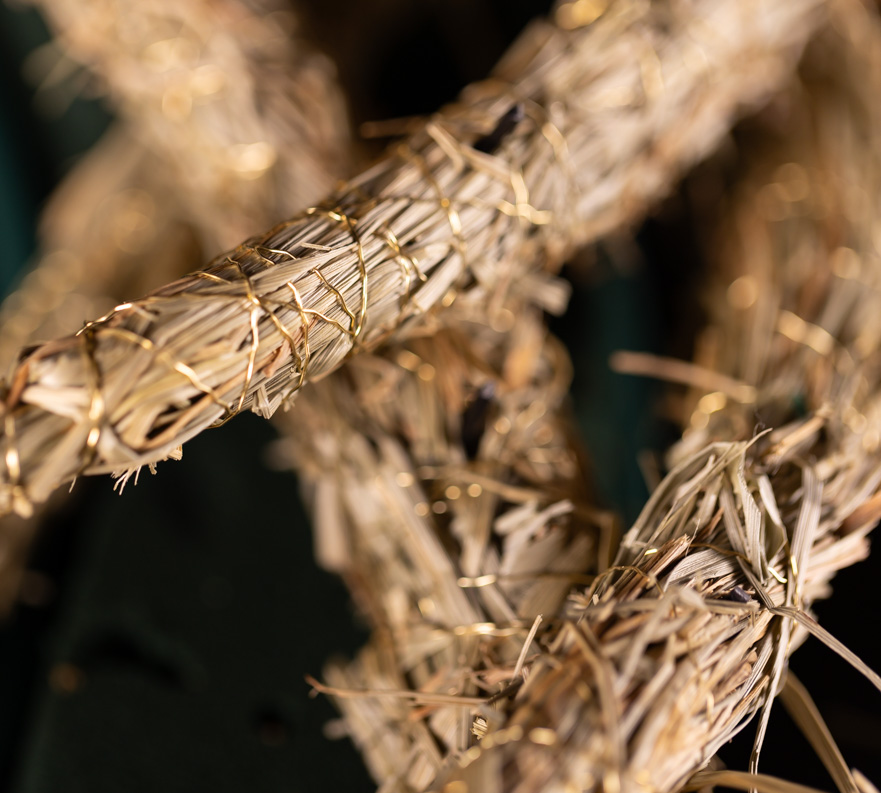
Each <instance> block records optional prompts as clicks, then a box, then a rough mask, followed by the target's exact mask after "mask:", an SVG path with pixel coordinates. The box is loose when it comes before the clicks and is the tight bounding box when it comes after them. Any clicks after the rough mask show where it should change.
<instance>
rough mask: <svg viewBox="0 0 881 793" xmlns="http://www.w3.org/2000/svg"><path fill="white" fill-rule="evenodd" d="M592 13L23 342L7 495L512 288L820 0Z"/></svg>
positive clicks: (607, 214) (95, 466)
mask: <svg viewBox="0 0 881 793" xmlns="http://www.w3.org/2000/svg"><path fill="white" fill-rule="evenodd" d="M594 7H595V4H589V3H583V2H578V3H574V4H564V5H562V6H560V8H559V10H558V13H557V17H556V18H557V21H558V22H559V23H560V24H558V25H555V24H551V23H542V24H537V25H535V26H533V27H532V28H531V29H530V30H529V31H527V33H526V34H524V36H523V37H522V38H521V39H520V41H519V42H518V43H517V44H516V45H515V46H514V48H513V49H512V51H511V52H510V53H509V56H508V57H507V58H506V59H505V61H504V62H503V63H502V65H501V66H500V67H499V69H498V71H497V73H496V77H495V78H494V79H493V80H491V81H488V82H486V83H482V84H480V85H477V86H473V87H472V88H470V89H468V90H467V91H466V92H465V93H464V94H463V101H462V104H460V105H458V106H455V107H453V108H450V109H449V110H447V111H446V112H444V113H443V114H442V115H440V116H438V117H436V118H435V119H433V120H432V121H430V122H429V123H428V124H427V125H426V126H425V128H424V129H423V130H422V131H420V132H419V133H417V134H416V135H414V136H413V137H412V138H411V139H410V140H409V141H408V142H407V143H405V144H401V145H399V146H397V147H395V148H394V149H393V150H392V152H391V153H390V154H389V156H387V157H386V158H385V159H384V160H382V161H380V162H379V163H378V164H377V165H376V166H374V167H373V168H371V169H370V170H368V171H367V172H365V173H364V174H362V175H361V176H360V177H358V178H356V179H355V180H353V181H352V182H350V183H349V184H348V185H346V186H345V187H344V188H343V189H342V190H341V191H340V192H338V193H337V194H335V195H334V196H332V197H331V198H329V199H328V201H327V202H325V203H324V204H322V205H321V206H320V207H317V208H313V209H311V210H307V211H306V212H305V213H303V214H302V215H301V216H299V217H297V218H295V219H293V220H291V221H288V222H286V223H284V224H281V225H280V226H278V227H276V228H275V229H273V230H271V231H270V232H268V233H267V234H265V235H262V236H260V237H257V238H254V239H252V240H250V241H249V242H248V243H246V244H244V245H242V246H240V247H239V248H237V249H236V250H235V251H233V252H232V253H230V254H229V255H227V256H225V257H221V258H219V259H218V260H216V261H215V262H214V264H212V265H211V266H210V267H209V268H208V269H206V270H204V271H202V272H200V273H197V274H194V275H193V276H191V277H188V278H185V279H181V280H180V281H177V282H175V283H173V284H170V285H169V286H167V287H164V288H163V289H159V290H157V291H156V292H154V293H153V294H152V295H149V296H148V297H146V298H143V299H141V300H137V301H134V302H131V303H127V304H124V305H122V306H119V307H117V309H115V310H114V311H113V312H111V314H110V315H108V316H106V317H103V318H102V319H100V320H98V321H96V322H92V323H88V324H87V325H86V327H85V328H84V329H83V330H82V331H81V332H80V333H79V334H78V335H77V336H76V337H73V338H69V339H61V340H58V341H55V342H51V343H49V344H46V345H44V346H42V347H40V348H38V349H37V350H35V351H33V352H32V353H30V354H29V355H28V356H27V357H26V358H24V360H22V361H21V363H20V364H19V365H18V367H17V368H16V369H15V371H14V372H12V374H11V375H10V377H9V379H8V386H7V387H6V394H5V399H4V411H3V417H2V418H3V421H2V430H3V433H2V434H3V437H2V446H3V448H4V454H3V463H4V465H3V469H4V470H3V480H2V484H0V486H2V489H0V510H2V511H8V510H10V509H14V510H16V511H17V512H19V513H22V514H26V513H27V512H29V510H30V509H31V503H32V502H38V501H42V500H43V499H45V498H46V497H47V495H48V494H49V493H50V492H51V491H52V490H53V489H54V488H55V487H57V486H58V485H59V484H60V483H62V482H65V481H69V480H70V479H71V478H73V477H76V476H78V475H80V474H86V473H101V472H109V471H115V470H120V469H127V468H134V467H137V466H139V465H142V464H145V463H148V462H154V461H157V460H160V459H163V458H165V457H167V456H169V455H171V454H175V453H176V450H177V449H178V448H179V446H180V444H182V443H183V442H185V441H186V440H187V439H189V438H191V437H193V436H194V435H196V434H197V433H198V432H200V431H202V430H203V429H205V428H207V427H209V426H212V425H216V424H217V423H220V422H222V421H224V420H225V419H227V418H228V417H229V416H231V415H233V414H234V413H236V412H238V411H240V410H243V409H252V410H254V411H256V412H259V413H262V414H264V415H268V414H271V413H272V412H274V410H275V409H276V408H277V407H278V406H279V405H281V404H282V403H286V402H289V401H290V399H291V398H292V396H293V395H294V394H295V392H296V391H297V390H298V389H299V388H300V386H301V385H302V384H303V383H305V382H306V380H307V379H313V380H314V379H317V378H319V377H321V376H323V375H325V374H327V373H329V372H330V371H332V370H333V369H335V368H336V367H337V366H338V365H339V364H340V363H341V362H342V360H343V359H344V358H346V357H347V356H348V355H349V354H350V353H351V352H353V351H355V350H362V349H369V348H371V347H373V346H375V345H376V344H377V343H379V342H380V341H381V340H382V339H384V338H385V337H386V336H387V335H388V334H389V333H391V332H392V331H394V330H395V329H396V328H397V327H400V326H401V325H405V324H407V323H408V321H409V320H410V319H412V318H415V317H417V316H419V315H422V314H424V313H426V312H427V311H429V310H430V309H432V308H433V307H434V306H438V305H443V304H444V303H449V302H450V301H452V300H453V299H454V298H455V295H456V293H457V291H461V290H463V289H477V290H480V289H485V288H487V286H492V285H494V284H497V283H500V282H505V281H506V279H507V278H508V277H509V276H508V274H509V272H510V267H511V263H512V261H514V260H515V259H517V258H521V259H524V260H527V261H535V262H538V261H542V260H546V261H547V262H548V263H549V264H554V263H556V262H558V261H559V259H560V258H561V257H562V256H563V255H565V254H566V253H567V252H568V251H570V250H571V249H572V247H573V246H574V245H577V244H580V243H583V242H585V241H586V240H589V239H592V238H594V237H596V236H597V235H598V234H600V233H602V232H604V231H607V230H609V229H610V228H613V227H614V226H616V225H619V224H620V223H621V222H623V221H624V220H625V219H627V218H630V217H633V215H634V213H635V212H636V211H637V210H638V209H639V208H640V207H641V206H643V204H644V203H645V202H646V201H648V200H650V199H652V198H654V197H656V196H657V195H658V194H659V193H661V192H663V191H664V190H665V189H666V187H667V185H668V184H669V181H670V179H671V177H672V176H673V175H674V174H675V173H677V172H678V171H679V170H680V169H681V168H682V167H683V166H685V165H686V164H687V163H689V162H692V161H693V160H694V159H696V158H697V157H699V156H700V155H701V154H703V153H704V152H705V151H707V150H708V149H709V148H710V147H712V145H713V144H714V142H715V141H717V140H718V139H719V137H720V136H721V135H722V134H723V133H724V131H725V129H727V126H728V124H729V122H730V118H731V116H732V114H733V113H734V112H735V110H737V109H738V108H739V107H740V106H741V105H742V104H743V103H745V102H747V103H748V102H755V101H757V100H759V99H761V98H762V97H764V96H766V95H767V94H768V91H769V89H770V88H771V87H772V86H773V85H776V84H778V83H779V82H780V80H781V79H782V78H783V76H784V75H785V74H786V72H787V70H788V68H789V67H790V66H791V64H792V61H793V59H794V57H795V56H796V55H797V53H798V50H799V48H800V46H801V45H802V44H803V42H804V41H805V40H806V38H807V36H808V35H809V33H810V31H811V29H812V28H813V26H814V25H815V24H816V23H817V22H818V21H819V19H820V18H821V15H820V13H819V12H820V8H819V4H818V2H815V1H814V0H800V1H799V2H793V3H787V4H784V5H780V4H776V3H770V2H753V3H747V4H744V3H742V2H737V3H735V2H733V0H732V2H723V3H715V2H714V3H710V2H700V1H698V0H695V2H692V3H689V4H685V5H684V6H682V8H681V12H680V11H677V12H676V13H674V12H673V10H672V9H660V10H657V9H656V10H653V9H651V8H649V7H648V6H647V5H643V4H639V3H636V4H634V3H613V4H611V5H610V7H609V8H608V9H606V10H605V13H602V14H601V15H600V16H599V17H598V18H595V16H596V15H595V14H593V15H588V14H587V13H586V9H588V8H594ZM596 8H598V7H596ZM569 28H571V29H569ZM634 53H637V56H636V57H634ZM521 111H522V114H523V116H524V118H523V120H522V121H519V122H518V123H516V124H514V125H513V128H512V129H510V131H509V130H508V129H507V127H509V126H512V125H511V123H510V122H511V121H512V120H517V118H516V116H517V114H518V113H520V112H521ZM494 130H495V131H496V132H507V133H508V134H507V135H497V136H496V137H498V138H503V139H501V140H497V139H496V137H494V136H493V131H494ZM468 142H470V143H471V144H475V143H477V144H479V145H477V146H476V147H475V146H472V145H469V143H468ZM480 149H487V150H489V151H491V152H492V153H488V152H487V151H482V150H480Z"/></svg>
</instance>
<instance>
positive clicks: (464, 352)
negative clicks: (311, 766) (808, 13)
mask: <svg viewBox="0 0 881 793" xmlns="http://www.w3.org/2000/svg"><path fill="white" fill-rule="evenodd" d="M839 13H841V15H840V16H838V17H837V18H836V20H837V23H838V25H839V26H840V27H841V28H842V32H840V33H839V32H836V33H831V34H828V33H827V34H825V35H824V36H823V37H821V38H820V39H819V40H818V41H817V42H816V43H815V44H814V45H812V48H811V50H810V52H809V54H808V57H807V59H806V63H805V65H804V67H803V68H804V69H805V71H807V72H808V75H809V76H808V78H806V81H805V82H804V83H802V82H799V83H797V84H796V85H795V86H793V87H792V88H791V89H790V90H789V91H788V92H787V93H786V94H785V96H784V98H783V99H780V100H778V101H779V102H780V103H781V105H782V106H784V107H789V117H788V123H787V126H786V128H785V131H784V135H783V136H782V140H780V141H778V142H777V143H776V146H775V145H770V146H767V145H766V147H765V148H766V151H765V152H764V153H763V154H762V155H759V156H757V157H754V158H753V161H752V162H751V163H750V168H749V170H748V173H747V175H746V176H744V177H742V179H741V181H740V182H739V184H738V185H737V186H736V188H735V189H734V191H733V198H732V200H731V203H730V206H729V207H727V212H726V214H725V216H724V220H723V224H722V227H721V228H720V229H718V230H717V232H716V236H717V237H718V239H717V240H716V243H717V244H715V245H714V246H713V254H712V258H714V259H715V261H713V262H711V264H712V265H713V266H712V268H711V270H710V275H709V277H708V283H707V285H706V291H707V293H708V295H709V299H708V305H709V306H710V307H711V312H712V315H711V317H710V323H709V325H708V326H707V328H706V329H705V330H704V331H703V333H702V339H701V341H700V343H699V344H698V349H699V350H702V352H701V354H700V356H699V358H698V360H697V361H696V363H695V364H692V365H688V364H682V363H677V362H670V361H665V360H659V359H652V358H648V357H647V356H641V355H636V354H630V353H627V354H624V353H622V354H619V355H618V356H616V357H615V359H614V361H613V363H614V365H615V366H616V367H617V368H619V369H621V370H624V371H632V372H652V373H656V374H659V375H661V376H664V377H668V378H670V379H673V380H679V381H682V382H684V383H685V384H687V385H688V386H690V389H689V392H688V393H687V394H686V395H685V396H684V397H682V398H681V399H680V400H679V401H678V402H677V404H679V406H680V414H681V419H680V420H681V423H682V426H683V429H684V430H685V434H684V436H683V439H682V440H681V441H680V442H679V443H678V444H677V445H676V446H675V447H674V448H673V449H672V450H671V462H672V464H673V468H672V470H671V472H670V473H669V474H668V476H667V477H666V478H665V479H664V481H663V482H662V483H661V484H660V486H659V487H658V488H657V489H656V490H655V492H654V494H653V495H652V497H651V498H650V500H649V502H648V503H647V504H646V506H645V509H644V510H643V512H642V514H641V515H640V517H639V519H638V520H637V522H636V523H635V524H634V526H633V527H632V528H631V529H630V530H629V531H628V532H627V533H626V534H625V536H624V538H623V540H622V542H621V543H620V548H619V550H618V553H617V558H616V559H615V560H614V563H613V564H611V565H609V564H607V563H606V559H607V558H608V557H607V555H606V549H607V548H608V538H609V536H610V533H611V532H612V531H613V527H612V524H611V522H610V521H611V518H610V517H609V516H607V515H603V514H601V513H598V512H596V511H595V510H592V509H591V508H590V507H589V506H588V505H587V504H586V503H585V500H584V499H585V494H584V493H583V489H582V486H581V483H582V482H583V475H584V472H583V471H581V470H580V468H579V456H578V454H577V452H576V450H575V449H574V448H573V447H572V446H571V444H567V442H566V438H569V437H571V434H572V430H571V428H567V422H566V413H565V404H564V400H563V396H564V393H565V386H564V384H565V381H566V379H567V378H568V371H569V369H568V360H567V358H566V357H565V354H564V353H563V352H562V350H561V348H560V347H559V346H558V345H557V344H556V343H555V342H554V341H553V339H552V338H550V337H548V336H547V332H546V330H545V329H544V328H543V327H542V324H541V321H540V318H539V315H538V314H537V313H536V311H535V308H536V306H535V305H534V304H533V305H532V306H530V305H529V303H530V300H529V296H523V297H520V298H519V299H516V298H514V299H513V302H508V303H507V304H506V305H507V307H508V308H509V310H511V311H512V312H513V313H514V314H515V315H516V316H517V318H518V319H517V322H516V324H515V325H514V326H513V327H512V328H511V329H510V331H509V332H507V333H504V334H499V332H498V331H494V330H493V329H492V327H491V325H490V324H489V323H488V322H487V320H486V319H485V318H483V317H482V316H481V314H480V312H479V310H478V309H477V307H476V306H473V305H469V303H468V296H465V298H464V299H462V300H460V301H457V302H456V303H455V304H454V305H453V306H451V307H450V309H449V310H448V311H447V312H445V313H444V314H443V315H442V316H441V317H439V319H438V323H443V326H442V327H440V328H437V327H436V328H432V329H431V330H430V333H431V335H430V336H428V335H426V336H414V337H413V338H411V339H408V340H407V341H406V342H404V343H401V344H392V345H389V346H387V347H386V348H385V349H384V350H383V352H382V354H381V355H379V356H362V357H360V358H358V359H356V360H353V361H352V362H351V364H350V365H349V366H348V367H347V369H346V370H345V371H344V373H342V374H344V375H345V376H344V377H342V376H338V377H334V378H328V379H327V380H326V381H324V382H322V383H320V384H318V385H317V386H316V387H315V388H313V389H311V390H307V391H305V392H304V393H303V395H302V397H301V400H300V402H299V403H298V406H297V412H291V413H290V414H288V415H287V416H285V417H284V418H283V419H282V426H283V427H285V429H286V434H287V435H288V437H289V439H290V440H289V442H288V443H289V444H291V443H292V445H289V450H290V459H291V462H292V464H293V465H295V466H296V467H297V468H298V470H299V472H300V476H301V479H302V480H304V481H305V482H306V483H307V493H308V494H309V496H310V503H311V506H312V509H313V513H314V515H315V529H316V535H317V537H316V539H317V542H318V546H319V558H320V559H321V560H322V561H323V563H324V564H325V565H326V566H328V567H331V568H333V569H337V570H339V571H341V572H342V573H343V575H344V576H345V578H346V580H347V582H348V583H349V585H350V587H351V589H352V591H353V593H354V594H355V595H356V597H357V600H358V602H359V603H362V604H364V609H365V612H366V613H367V615H368V616H369V618H370V619H371V621H372V624H373V626H374V633H373V637H372V639H371V642H370V644H369V645H368V646H367V647H366V648H365V649H364V650H363V651H362V652H361V654H360V655H359V657H358V658H357V659H356V660H355V661H353V662H351V663H336V664H334V665H332V666H331V667H330V668H328V670H327V671H326V683H319V682H318V681H313V684H314V686H315V687H316V688H317V689H318V690H320V691H323V692H326V693H329V694H331V695H334V696H336V697H337V698H338V703H339V706H340V708H341V710H342V712H343V714H344V717H345V724H344V725H342V726H341V729H342V730H343V731H344V732H346V733H347V734H349V735H351V736H352V737H353V739H354V740H355V741H356V743H357V744H358V745H359V747H360V748H361V750H362V752H363V753H364V756H365V759H366V761H367V763H368V766H369V767H370V769H371V771H372V773H373V775H374V777H375V778H376V779H377V780H378V781H379V782H381V783H382V787H381V789H382V790H387V791H415V790H444V791H448V793H464V791H468V790H481V791H517V792H518V793H526V792H527V791H539V790H541V791H545V790H560V791H570V790H616V791H617V790H622V791H638V790H665V791H672V790H678V789H682V788H683V787H685V789H696V788H698V787H701V786H702V785H707V786H711V785H714V784H724V785H728V786H733V787H740V788H744V789H749V788H757V789H762V790H769V791H770V790H782V789H785V787H786V786H785V783H781V782H780V781H779V780H773V779H769V778H767V777H762V776H761V775H757V774H756V773H755V772H756V771H757V770H758V768H759V758H760V751H761V746H762V742H763V736H764V732H765V729H766V727H767V723H768V719H769V716H770V709H771V703H772V702H773V699H774V696H775V695H776V694H777V693H778V692H781V691H782V694H783V697H782V698H783V700H784V702H785V703H786V707H787V708H788V709H789V710H790V711H791V713H792V714H793V716H794V717H795V718H796V720H797V721H798V722H799V724H800V725H801V726H802V728H803V729H804V731H805V733H806V734H807V735H808V737H809V738H810V740H811V742H812V744H813V745H814V747H815V749H816V751H817V752H818V754H819V756H820V757H821V758H822V759H823V761H824V763H825V764H826V765H827V768H828V769H829V771H830V775H831V776H832V778H833V779H834V780H835V782H836V784H837V786H838V788H839V789H840V790H842V791H857V790H860V789H862V790H871V789H872V788H871V785H870V783H867V781H866V780H865V779H864V778H862V777H861V776H860V775H859V773H858V772H854V771H851V770H850V769H849V768H848V766H847V764H846V762H845V760H844V759H843V758H842V757H841V755H840V753H839V752H838V750H837V748H836V747H835V744H834V740H832V738H831V736H829V734H828V731H827V730H826V729H825V726H824V725H823V724H822V720H821V719H820V718H819V716H817V715H816V713H815V709H814V708H813V705H812V703H811V700H810V696H809V695H808V693H807V692H806V691H805V690H804V688H803V687H802V686H801V685H800V684H799V683H798V681H797V680H796V679H795V678H794V676H792V675H791V674H788V673H787V668H786V667H787V660H788V657H789V655H790V653H791V652H792V651H793V650H794V649H795V648H796V647H797V646H798V645H800V644H801V643H802V642H803V641H804V640H805V638H807V636H808V635H809V634H813V635H814V636H816V637H818V638H819V639H820V640H821V641H823V642H825V643H826V644H827V645H828V646H829V647H830V648H831V649H832V650H833V651H835V652H837V653H839V654H840V655H841V656H843V657H844V658H845V659H846V660H847V661H848V662H850V663H851V664H853V665H854V666H855V667H856V668H858V669H859V670H860V671H861V672H863V673H864V674H865V675H866V676H867V677H868V678H869V679H870V680H871V681H872V682H873V683H874V685H875V686H876V687H877V688H879V689H881V677H879V676H878V675H877V674H876V673H874V672H873V671H872V670H871V669H869V668H868V667H867V666H866V665H865V664H864V663H863V662H862V661H860V659H858V658H856V657H855V656H854V655H853V654H852V653H850V652H849V651H848V650H847V649H846V648H845V647H843V646H842V645H841V644H840V643H839V642H837V641H836V640H835V639H834V637H832V636H830V635H829V634H828V633H827V632H826V631H824V630H823V628H822V627H820V626H819V625H818V624H817V623H816V621H815V620H814V619H813V617H812V615H811V612H810V606H811V604H812V603H813V602H814V601H815V600H816V599H818V598H822V597H826V596H828V594H829V592H830V588H829V581H830V579H831V577H832V576H833V575H834V573H835V572H836V571H837V570H839V569H841V568H843V567H846V566H848V565H851V564H853V563H855V562H857V561H859V560H861V559H863V558H864V557H865V556H866V554H867V553H868V545H867V540H866V537H867V533H868V532H869V530H870V529H871V528H872V527H873V526H874V524H875V523H876V522H877V520H878V518H879V516H881V505H879V484H881V463H879V462H878V459H877V454H875V452H876V451H877V448H878V445H879V442H881V425H879V416H881V413H879V409H881V401H879V393H881V391H879V381H878V374H879V371H878V363H877V350H878V345H879V341H881V338H879V332H881V329H879V325H878V321H877V310H876V308H877V301H878V282H877V276H876V275H875V274H874V273H873V269H872V263H873V262H876V261H877V257H878V252H877V250H876V248H875V244H874V242H873V240H874V237H873V231H872V230H873V226H874V211H873V207H874V206H876V204H877V200H878V198H877V197H878V195H879V186H881V185H879V182H878V178H879V174H881V172H879V170H878V168H877V162H876V161H875V160H874V158H872V159H867V157H866V154H865V152H866V151H867V149H868V146H869V144H868V141H869V140H871V139H872V137H873V136H874V135H875V134H877V132H876V131H877V130H878V129H881V127H879V126H878V124H879V121H881V118H879V116H878V113H877V110H876V109H875V108H874V106H873V103H872V102H871V97H872V96H873V95H874V93H873V92H874V91H875V88H876V86H875V85H874V82H873V81H871V80H870V81H866V80H860V79H856V78H857V75H865V74H873V75H875V74H879V73H881V72H878V71H876V70H875V67H876V66H877V58H878V55H877V53H878V52H881V49H879V48H878V47H877V44H878V43H881V27H879V26H878V22H877V20H876V19H874V18H869V17H867V16H865V15H864V14H863V12H862V9H861V8H860V7H858V6H850V7H848V8H847V10H846V13H844V12H839ZM854 42H857V43H858V45H859V46H858V47H857V48H856V49H855V50H854V51H850V50H849V49H848V47H849V46H851V45H852V44H853V43H854ZM830 63H831V64H835V67H834V70H830V68H829V65H828V64H830ZM775 134H777V135H779V134H780V131H779V130H776V132H775ZM845 195H850V196H851V198H850V199H849V200H845V199H844V198H843V196H845ZM844 241H847V242H848V243H849V244H850V245H852V246H854V247H844V246H843V245H842V244H841V243H842V242H844ZM720 252H721V253H720ZM806 257H810V265H809V266H807V265H806V263H805V260H806ZM537 293H538V290H533V291H532V292H531V294H537ZM508 299H509V301H510V300H512V298H510V297H509V298H508ZM428 333H429V331H426V334H428ZM466 334H467V335H466ZM452 351H455V352H452ZM469 395H470V396H469ZM298 415H299V416H300V417H302V418H305V421H303V422H302V423H301V422H298V421H297V420H296V419H297V416H298ZM475 415H480V417H481V419H480V421H481V422H482V424H481V426H482V432H481V433H480V435H479V442H478V443H476V444H475V445H473V446H472V447H471V448H472V449H473V453H472V454H471V455H469V454H468V453H467V448H468V443H467V442H465V441H463V438H464V439H466V440H467V438H468V432H469V431H472V430H470V429H469V428H471V427H472V426H473V420H474V416H475ZM757 421H759V422H762V423H764V424H765V425H766V426H767V429H764V430H761V429H760V430H759V431H757V430H756V422H757ZM307 428H308V429H307ZM475 485H476V487H475ZM588 573H589V574H591V575H589V576H588V577H589V578H590V579H591V583H589V584H587V585H585V584H584V583H581V582H582V581H583V580H584V579H585V576H586V574H588ZM567 592H568V599H567V602H566V603H565V605H564V603H563V598H564V597H565V596H566V593H567ZM754 716H758V725H759V726H758V729H757V734H756V739H755V749H754V753H753V758H752V764H751V765H752V769H751V770H752V771H753V773H751V774H738V773H736V772H731V771H726V772H722V771H703V772H701V773H699V774H697V775H696V776H695V773H696V772H698V771H700V769H703V768H706V767H707V765H708V764H712V761H713V755H714V754H715V752H716V751H717V750H718V748H719V747H720V746H722V745H723V744H724V743H726V742H727V741H729V740H730V739H731V737H732V736H733V735H734V734H736V733H737V732H739V731H740V730H741V729H743V728H744V726H745V725H746V724H747V723H749V720H750V718H751V717H754ZM689 780H691V781H689ZM793 789H794V788H793Z"/></svg>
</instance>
